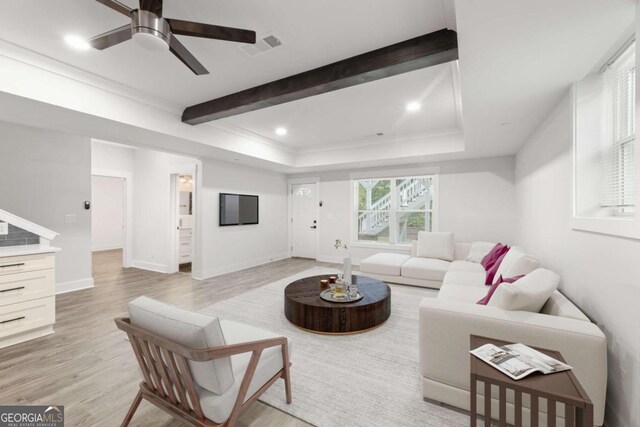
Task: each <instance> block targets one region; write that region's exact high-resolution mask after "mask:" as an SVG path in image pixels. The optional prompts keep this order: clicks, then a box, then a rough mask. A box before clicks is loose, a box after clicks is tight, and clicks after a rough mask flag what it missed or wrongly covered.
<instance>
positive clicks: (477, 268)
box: [449, 260, 486, 274]
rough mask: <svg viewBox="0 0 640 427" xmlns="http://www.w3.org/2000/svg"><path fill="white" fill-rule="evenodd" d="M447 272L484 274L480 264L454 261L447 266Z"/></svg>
mask: <svg viewBox="0 0 640 427" xmlns="http://www.w3.org/2000/svg"><path fill="white" fill-rule="evenodd" d="M449 271H470V272H473V273H482V274H486V272H485V271H484V267H483V266H482V264H478V263H476V262H471V261H462V260H455V261H452V262H451V264H450V265H449Z"/></svg>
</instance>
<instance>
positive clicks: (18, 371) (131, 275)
mask: <svg viewBox="0 0 640 427" xmlns="http://www.w3.org/2000/svg"><path fill="white" fill-rule="evenodd" d="M121 257H122V255H121V252H120V251H105V252H97V253H95V254H94V255H93V266H94V267H93V277H94V279H95V287H94V288H92V289H86V290H82V291H77V292H71V293H67V294H61V295H58V296H57V304H56V316H57V317H56V325H55V331H56V333H55V334H53V335H50V336H48V337H44V338H40V339H37V340H33V341H30V342H27V343H23V344H19V345H15V346H12V347H8V348H4V349H1V350H0V404H2V405H9V404H25V405H27V404H34V405H35V404H41V405H50V404H58V405H64V406H65V418H66V425H67V426H115V425H119V424H120V422H121V421H122V419H123V418H124V415H125V413H126V411H127V409H128V407H129V405H130V403H131V401H132V400H133V398H134V396H135V394H136V392H137V389H138V383H139V382H140V374H139V372H138V368H137V366H136V364H135V360H134V356H133V352H132V350H131V347H130V346H129V343H128V342H127V341H125V339H124V334H123V333H122V332H121V331H119V330H118V329H116V326H115V323H114V322H113V319H114V318H116V317H119V316H125V315H126V304H127V302H128V301H130V300H132V299H134V298H136V297H137V296H140V295H148V296H151V297H153V298H157V299H160V300H162V301H166V302H168V303H171V304H175V305H178V306H181V307H184V308H189V309H194V310H197V309H201V308H203V307H206V306H208V305H210V304H213V303H215V302H218V301H221V300H224V299H227V298H230V297H233V296H235V295H238V294H241V293H243V292H246V291H248V290H251V289H255V288H257V287H260V286H263V285H265V284H268V283H271V282H273V281H275V280H278V279H282V278H285V277H288V276H290V275H292V274H295V273H297V272H299V271H302V270H305V269H308V268H311V267H314V266H319V265H330V264H323V263H317V262H315V261H312V260H304V259H288V260H283V261H278V262H274V263H271V264H267V265H264V266H260V267H255V268H251V269H247V270H243V271H240V272H237V273H231V274H227V275H224V276H219V277H216V278H213V279H209V280H205V281H197V280H192V279H191V276H190V274H185V273H176V274H171V275H166V274H160V273H153V272H149V271H144V270H139V269H135V268H129V269H122V268H121V267H120V266H121ZM282 398H283V399H284V396H282ZM293 398H294V399H295V398H296V396H295V384H294V395H293ZM131 425H132V426H165V427H169V426H171V427H177V426H182V425H184V424H183V423H182V422H180V421H177V420H174V419H173V418H172V417H171V416H169V415H167V414H165V413H164V412H163V411H161V410H160V409H157V408H155V407H154V406H153V405H151V404H149V403H148V402H146V401H143V403H142V404H141V405H140V408H139V409H138V411H137V412H136V414H135V416H134V418H133V421H132V423H131ZM238 425H239V426H305V425H308V424H307V423H305V422H303V421H301V420H299V419H297V418H294V417H292V416H290V415H287V414H286V413H284V412H281V411H279V410H277V409H275V408H272V407H270V406H268V405H265V404H263V403H262V402H256V403H255V404H254V405H252V406H251V408H250V409H249V410H248V411H247V412H246V413H245V414H244V415H243V416H242V417H241V418H240V420H239V423H238Z"/></svg>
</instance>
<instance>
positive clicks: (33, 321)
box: [0, 296, 56, 338]
mask: <svg viewBox="0 0 640 427" xmlns="http://www.w3.org/2000/svg"><path fill="white" fill-rule="evenodd" d="M55 301H56V297H53V296H51V297H47V298H40V299H37V300H32V301H26V302H21V303H18V304H11V305H5V306H2V307H0V338H4V337H8V336H10V335H14V334H19V333H21V332H26V331H29V330H31V329H36V328H41V327H43V326H47V325H53V324H54V323H55V319H56V303H55Z"/></svg>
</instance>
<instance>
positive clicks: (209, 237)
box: [193, 160, 288, 278]
mask: <svg viewBox="0 0 640 427" xmlns="http://www.w3.org/2000/svg"><path fill="white" fill-rule="evenodd" d="M196 188H197V190H196V191H197V192H199V194H198V195H197V202H196V210H197V211H196V213H197V218H196V222H197V226H196V229H197V230H200V231H198V233H197V234H198V236H197V238H200V241H199V242H196V245H200V248H201V250H200V251H199V252H198V253H197V256H198V258H199V259H198V260H197V261H198V262H197V264H198V265H199V266H200V267H199V268H198V269H197V270H195V269H194V272H193V275H194V277H196V278H207V277H212V276H216V275H220V274H224V273H228V272H231V271H236V270H241V269H243V268H248V267H252V266H255V265H259V264H264V263H267V262H271V261H275V260H279V259H283V258H286V257H287V256H288V252H287V244H288V243H287V242H288V239H287V216H288V215H287V179H286V176H285V175H284V174H281V173H276V172H269V171H264V170H258V169H250V168H246V167H243V166H240V165H237V164H231V163H223V162H217V161H214V160H205V161H203V167H202V171H201V176H198V177H196ZM221 192H222V193H240V194H253V195H258V196H259V197H260V199H259V203H260V205H259V209H260V218H259V224H256V225H241V226H229V227H220V226H219V225H218V224H219V193H221Z"/></svg>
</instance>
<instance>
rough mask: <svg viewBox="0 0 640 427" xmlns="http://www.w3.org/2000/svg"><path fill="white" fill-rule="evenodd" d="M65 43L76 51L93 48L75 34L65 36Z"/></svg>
mask: <svg viewBox="0 0 640 427" xmlns="http://www.w3.org/2000/svg"><path fill="white" fill-rule="evenodd" d="M64 41H65V43H67V45H68V46H69V47H72V48H74V49H76V50H89V48H90V47H91V46H90V45H89V42H87V41H86V40H85V39H83V38H82V37H79V36H76V35H73V34H70V35H68V36H65V38H64Z"/></svg>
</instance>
